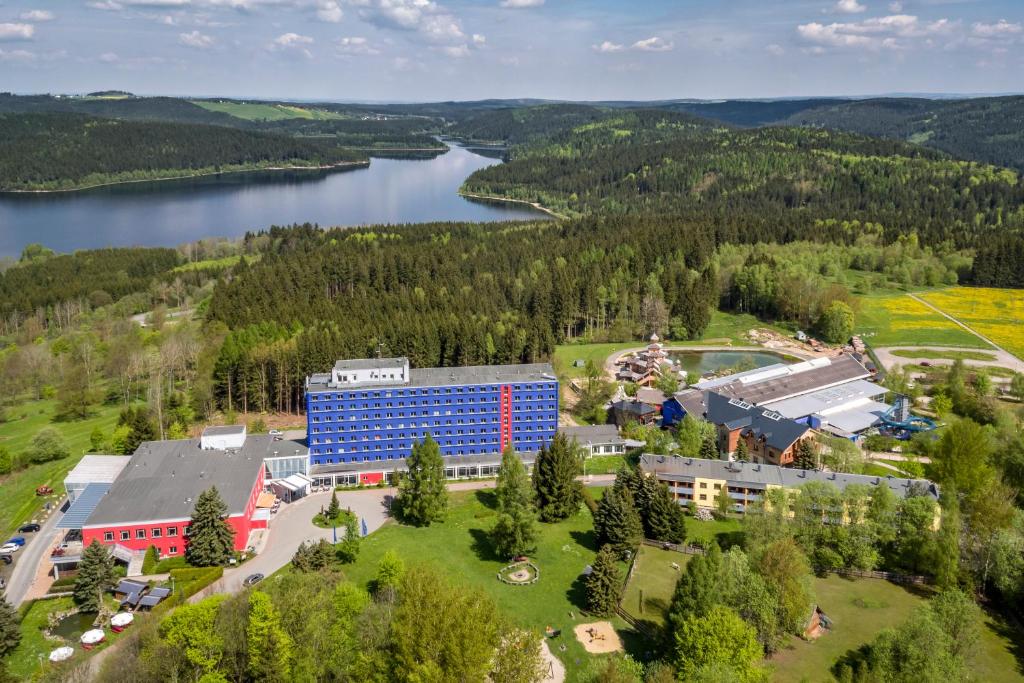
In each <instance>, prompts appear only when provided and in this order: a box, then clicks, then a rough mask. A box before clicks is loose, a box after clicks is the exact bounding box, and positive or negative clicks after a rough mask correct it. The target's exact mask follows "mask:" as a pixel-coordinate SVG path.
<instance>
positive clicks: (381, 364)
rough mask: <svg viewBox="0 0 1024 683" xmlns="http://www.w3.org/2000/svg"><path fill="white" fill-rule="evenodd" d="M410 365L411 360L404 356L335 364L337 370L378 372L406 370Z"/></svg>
mask: <svg viewBox="0 0 1024 683" xmlns="http://www.w3.org/2000/svg"><path fill="white" fill-rule="evenodd" d="M408 364H409V359H408V358H405V357H404V356H402V357H399V358H355V359H351V360H339V361H338V362H337V363H335V364H334V369H335V370H376V369H377V368H391V369H398V368H404V367H405V366H406V365H408Z"/></svg>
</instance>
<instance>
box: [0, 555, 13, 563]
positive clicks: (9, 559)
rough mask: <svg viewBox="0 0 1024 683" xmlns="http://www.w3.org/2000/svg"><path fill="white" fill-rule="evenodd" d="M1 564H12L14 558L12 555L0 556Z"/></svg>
mask: <svg viewBox="0 0 1024 683" xmlns="http://www.w3.org/2000/svg"><path fill="white" fill-rule="evenodd" d="M0 562H3V563H4V564H10V563H11V562H14V558H12V557H11V556H10V555H0Z"/></svg>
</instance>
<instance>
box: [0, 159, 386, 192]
mask: <svg viewBox="0 0 1024 683" xmlns="http://www.w3.org/2000/svg"><path fill="white" fill-rule="evenodd" d="M369 166H370V160H369V159H367V160H366V161H342V162H339V163H337V164H329V165H327V166H323V165H321V166H269V167H264V168H239V169H233V170H230V171H212V172H210V173H189V174H187V175H176V176H168V177H166V178H142V179H139V180H114V181H111V182H109V183H94V184H92V185H83V186H81V187H69V188H64V189H60V190H0V196H3V195H5V194H11V195H14V194H33V195H34V194H61V193H66V192H82V191H84V190H95V189H97V188H100V187H113V186H115V185H131V184H133V183H162V182H166V181H169V180H189V179H192V178H208V177H210V176H215V175H231V174H233V173H262V172H264V171H330V170H333V169H341V168H346V167H354V168H358V167H362V168H369Z"/></svg>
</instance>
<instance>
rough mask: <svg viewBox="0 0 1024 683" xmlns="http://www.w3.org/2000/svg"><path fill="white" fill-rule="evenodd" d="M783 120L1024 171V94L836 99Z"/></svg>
mask: <svg viewBox="0 0 1024 683" xmlns="http://www.w3.org/2000/svg"><path fill="white" fill-rule="evenodd" d="M782 122H783V123H786V124H790V125H800V126H817V127H823V128H833V129H837V130H845V131H850V132H854V133H862V134H864V135H873V136H878V137H887V138H894V139H897V140H905V141H909V142H914V143H918V144H921V145H925V146H928V147H933V148H935V149H940V150H942V151H944V152H948V153H949V154H951V155H952V156H954V157H956V158H958V159H972V160H975V161H984V162H986V163H990V164H995V165H997V166H1006V167H1009V168H1014V169H1016V170H1018V171H1024V97H986V98H978V99H970V100H925V99H873V100H862V101H856V102H835V103H829V104H824V105H823V106H818V107H813V108H811V109H805V110H803V111H800V112H797V113H794V114H792V115H791V116H789V117H787V118H786V119H784V120H782Z"/></svg>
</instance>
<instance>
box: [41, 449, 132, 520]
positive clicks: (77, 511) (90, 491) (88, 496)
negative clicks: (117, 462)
mask: <svg viewBox="0 0 1024 683" xmlns="http://www.w3.org/2000/svg"><path fill="white" fill-rule="evenodd" d="M125 460H127V458H125ZM111 486H112V484H109V483H107V482H97V483H92V484H86V486H85V488H84V489H82V492H81V493H79V494H78V497H77V498H75V502H74V503H72V504H71V507H69V508H68V511H67V512H65V513H64V516H63V517H61V518H60V521H58V522H57V528H58V529H81V528H82V526H83V525H84V524H85V521H86V520H87V519H89V516H90V515H92V513H93V511H94V510H95V509H96V506H98V505H99V504H100V501H101V500H103V496H105V495H106V494H107V491H109V490H110V487H111Z"/></svg>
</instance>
